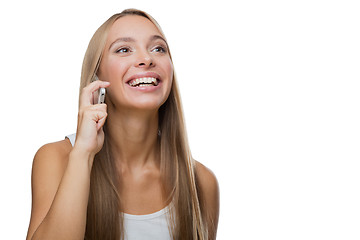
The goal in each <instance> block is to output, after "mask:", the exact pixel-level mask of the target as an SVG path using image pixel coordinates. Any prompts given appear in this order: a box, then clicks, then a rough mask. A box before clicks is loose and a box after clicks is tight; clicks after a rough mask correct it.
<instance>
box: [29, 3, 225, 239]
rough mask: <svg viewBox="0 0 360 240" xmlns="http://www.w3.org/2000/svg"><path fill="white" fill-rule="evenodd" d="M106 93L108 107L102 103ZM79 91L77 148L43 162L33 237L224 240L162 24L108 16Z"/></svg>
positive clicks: (42, 156) (57, 151)
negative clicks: (194, 152)
mask: <svg viewBox="0 0 360 240" xmlns="http://www.w3.org/2000/svg"><path fill="white" fill-rule="evenodd" d="M96 77H98V78H99V79H100V80H98V81H94V79H95V78H96ZM101 87H103V88H106V91H107V92H106V99H105V104H94V100H93V99H94V94H95V93H96V92H97V90H98V89H99V88H101ZM80 89H81V93H80V98H79V115H78V126H77V132H76V140H74V139H72V138H74V136H68V137H67V138H66V139H65V140H62V141H59V142H55V143H50V144H47V145H44V146H43V147H41V148H40V149H39V150H38V152H37V153H36V155H35V158H34V163H33V175H32V191H33V203H32V213H31V220H30V225H29V230H28V236H27V239H84V238H85V239H102V240H103V239H215V238H216V229H217V221H218V215H219V200H218V199H219V192H218V185H217V180H216V178H215V176H214V175H213V174H212V172H211V171H210V170H208V169H207V168H206V167H204V166H203V165H201V164H200V163H198V162H196V161H194V160H193V159H192V157H191V155H190V151H189V147H188V143H187V139H186V133H185V126H184V120H183V114H182V108H181V103H180V96H179V92H178V87H177V83H176V79H175V74H174V70H173V64H172V60H171V56H170V52H169V48H168V45H167V42H166V40H165V37H164V35H163V33H162V31H161V29H160V27H159V26H158V24H157V23H156V21H155V20H154V19H153V18H152V17H151V16H149V15H148V14H146V13H144V12H142V11H139V10H135V9H128V10H125V11H123V12H122V13H120V14H115V15H114V16H112V17H111V18H109V19H108V20H107V21H106V22H105V23H104V24H103V25H102V26H101V27H100V28H99V29H98V30H97V31H96V33H95V34H94V36H93V38H92V39H91V41H90V43H89V46H88V49H87V52H86V54H85V58H84V63H83V68H82V75H81V84H80ZM105 120H106V123H105Z"/></svg>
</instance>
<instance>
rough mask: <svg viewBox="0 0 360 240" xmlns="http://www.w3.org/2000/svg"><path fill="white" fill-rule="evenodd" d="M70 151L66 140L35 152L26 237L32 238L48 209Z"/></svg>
mask: <svg viewBox="0 0 360 240" xmlns="http://www.w3.org/2000/svg"><path fill="white" fill-rule="evenodd" d="M71 149H72V146H71V143H70V141H69V140H68V139H64V140H62V141H58V142H53V143H48V144H45V145H43V146H42V147H40V148H39V150H38V151H37V152H36V154H35V157H34V160H33V166H32V176H31V188H32V208H31V218H30V224H29V230H28V237H29V236H32V235H33V233H34V231H35V230H36V228H37V227H38V226H39V225H40V223H41V222H42V220H43V219H44V218H45V216H46V214H47V212H48V211H49V209H50V206H51V204H52V201H53V199H54V197H55V194H56V192H57V189H58V187H59V184H60V181H61V178H62V176H63V174H64V172H65V169H66V167H67V163H68V159H69V153H70V151H71Z"/></svg>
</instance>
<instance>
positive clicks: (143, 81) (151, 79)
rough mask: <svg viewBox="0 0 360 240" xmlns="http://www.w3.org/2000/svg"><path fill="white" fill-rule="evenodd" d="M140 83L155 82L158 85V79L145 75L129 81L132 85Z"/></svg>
mask: <svg viewBox="0 0 360 240" xmlns="http://www.w3.org/2000/svg"><path fill="white" fill-rule="evenodd" d="M140 83H154V85H155V86H156V85H157V80H156V78H153V77H144V78H137V79H133V80H131V81H130V82H129V85H130V86H136V85H138V84H140Z"/></svg>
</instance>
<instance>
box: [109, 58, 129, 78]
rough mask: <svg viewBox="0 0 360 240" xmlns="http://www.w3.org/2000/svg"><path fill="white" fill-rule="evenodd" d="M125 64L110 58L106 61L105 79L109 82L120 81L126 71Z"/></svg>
mask: <svg viewBox="0 0 360 240" xmlns="http://www.w3.org/2000/svg"><path fill="white" fill-rule="evenodd" d="M126 69H127V65H126V63H124V62H120V61H115V60H110V61H108V62H107V69H106V75H107V78H108V79H107V81H109V82H122V79H123V77H124V75H125V73H126Z"/></svg>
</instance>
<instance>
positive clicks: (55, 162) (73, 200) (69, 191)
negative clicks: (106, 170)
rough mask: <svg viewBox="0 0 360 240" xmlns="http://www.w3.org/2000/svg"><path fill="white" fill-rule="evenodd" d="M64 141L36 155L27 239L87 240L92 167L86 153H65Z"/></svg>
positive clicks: (46, 146) (53, 144) (41, 150)
mask: <svg viewBox="0 0 360 240" xmlns="http://www.w3.org/2000/svg"><path fill="white" fill-rule="evenodd" d="M65 141H66V140H64V141H63V142H58V143H52V144H47V145H45V146H43V147H41V148H40V149H39V151H38V152H37V153H36V155H35V158H34V163H33V172H32V197H33V200H32V213H31V220H30V225H29V230H28V236H27V239H84V233H85V226H86V209H87V201H88V195H89V186H90V170H89V168H88V164H87V162H88V161H87V156H86V155H81V154H78V153H77V152H70V154H69V152H67V153H66V150H65V149H66V146H65V144H69V143H66V142H65ZM70 147H71V146H70ZM64 150H65V151H64Z"/></svg>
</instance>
